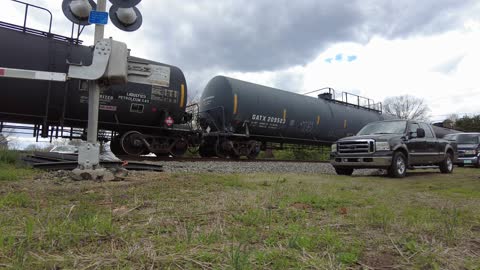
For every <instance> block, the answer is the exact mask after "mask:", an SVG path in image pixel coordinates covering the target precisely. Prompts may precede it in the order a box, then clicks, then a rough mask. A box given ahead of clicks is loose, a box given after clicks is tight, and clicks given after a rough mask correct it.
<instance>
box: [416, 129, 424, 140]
mask: <svg viewBox="0 0 480 270" xmlns="http://www.w3.org/2000/svg"><path fill="white" fill-rule="evenodd" d="M417 138H425V129H423V128H417Z"/></svg>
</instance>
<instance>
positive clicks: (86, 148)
mask: <svg viewBox="0 0 480 270" xmlns="http://www.w3.org/2000/svg"><path fill="white" fill-rule="evenodd" d="M99 164H100V145H99V144H97V143H95V144H93V143H89V142H87V143H85V142H84V143H82V145H81V146H80V147H79V148H78V167H79V168H80V169H90V170H91V169H96V168H97V167H98V166H100V165H99Z"/></svg>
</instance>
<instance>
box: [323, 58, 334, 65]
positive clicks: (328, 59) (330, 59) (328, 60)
mask: <svg viewBox="0 0 480 270" xmlns="http://www.w3.org/2000/svg"><path fill="white" fill-rule="evenodd" d="M332 60H333V58H327V59H325V62H327V63H329V64H331V63H332Z"/></svg>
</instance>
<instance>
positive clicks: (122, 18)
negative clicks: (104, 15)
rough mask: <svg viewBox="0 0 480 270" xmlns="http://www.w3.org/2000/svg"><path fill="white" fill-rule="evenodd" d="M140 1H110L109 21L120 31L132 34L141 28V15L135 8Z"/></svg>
mask: <svg viewBox="0 0 480 270" xmlns="http://www.w3.org/2000/svg"><path fill="white" fill-rule="evenodd" d="M140 1H141V0H110V2H111V3H112V4H113V5H112V6H111V7H110V11H109V15H110V21H111V22H112V23H113V24H114V25H115V26H116V27H117V28H119V29H120V30H123V31H127V32H133V31H135V30H137V29H138V28H140V26H142V22H143V19H142V14H141V13H140V10H138V8H136V7H135V6H136V5H137V4H138V3H140Z"/></svg>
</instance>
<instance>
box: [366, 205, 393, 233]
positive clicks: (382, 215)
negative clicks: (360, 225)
mask: <svg viewBox="0 0 480 270" xmlns="http://www.w3.org/2000/svg"><path fill="white" fill-rule="evenodd" d="M394 219H395V213H394V212H393V211H392V210H391V209H390V208H388V207H387V206H385V205H378V206H375V207H373V208H371V209H369V210H368V211H367V222H368V224H369V225H370V226H374V227H379V228H381V229H383V231H387V230H388V229H389V228H390V225H391V223H392V222H393V221H394Z"/></svg>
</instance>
